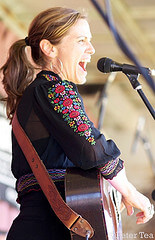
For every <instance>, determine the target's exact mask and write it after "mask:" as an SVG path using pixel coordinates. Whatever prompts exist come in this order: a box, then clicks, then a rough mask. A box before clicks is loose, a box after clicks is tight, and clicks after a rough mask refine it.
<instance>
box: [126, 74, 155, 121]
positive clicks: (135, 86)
mask: <svg viewBox="0 0 155 240" xmlns="http://www.w3.org/2000/svg"><path fill="white" fill-rule="evenodd" d="M124 74H125V75H126V76H127V77H128V79H129V81H130V83H131V85H132V87H133V89H135V90H137V92H138V94H139V95H140V97H141V99H142V100H143V102H144V104H145V105H146V107H147V109H148V110H149V112H150V113H151V115H152V117H153V118H154V119H155V111H154V109H153V107H152V106H151V104H150V102H149V101H148V99H147V97H146V96H145V94H144V92H143V91H142V85H141V84H140V83H139V82H138V80H137V79H138V77H139V74H127V73H124Z"/></svg>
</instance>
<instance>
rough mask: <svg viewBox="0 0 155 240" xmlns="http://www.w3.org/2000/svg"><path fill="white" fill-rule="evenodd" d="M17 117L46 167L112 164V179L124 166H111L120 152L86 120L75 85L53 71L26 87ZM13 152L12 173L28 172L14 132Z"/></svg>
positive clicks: (84, 167)
mask: <svg viewBox="0 0 155 240" xmlns="http://www.w3.org/2000/svg"><path fill="white" fill-rule="evenodd" d="M17 117H18V120H19V122H20V124H21V126H22V127H23V129H24V130H25V132H26V133H27V135H28V137H29V138H30V140H31V142H32V144H33V146H34V147H35V149H36V151H37V152H38V154H39V156H40V158H41V159H42V160H43V162H44V164H45V166H46V168H47V169H51V168H67V167H74V166H77V167H80V168H82V169H89V168H93V167H102V166H103V167H104V166H109V168H110V165H111V168H113V169H114V170H112V171H110V175H108V178H112V177H113V176H115V175H116V174H117V172H118V171H120V169H121V168H122V167H123V164H122V161H121V160H119V162H118V163H117V166H114V165H115V164H114V163H113V160H114V159H116V158H117V157H118V156H119V155H120V151H119V149H118V148H117V146H116V144H115V143H114V142H113V141H112V140H106V139H105V137H104V135H103V134H101V133H100V131H98V129H96V128H95V127H94V125H93V123H92V122H91V121H90V120H89V118H88V116H87V114H86V112H85V110H84V106H83V101H82V98H81V96H80V94H79V92H78V90H77V87H76V85H75V84H74V83H72V82H69V81H67V80H61V78H60V77H59V76H58V75H56V74H55V73H53V72H50V71H41V72H40V73H39V74H38V75H37V77H36V79H35V80H34V81H33V82H32V83H31V84H30V85H29V86H28V87H27V88H26V90H25V92H24V94H23V96H22V99H21V101H20V103H19V105H18V108H17ZM12 152H13V157H12V172H13V174H14V176H15V177H16V178H17V179H18V178H20V177H21V176H22V175H25V174H27V173H31V172H32V171H31V169H30V167H29V165H28V163H27V160H26V159H25V157H24V155H23V153H22V151H21V149H20V147H19V145H18V143H17V141H16V139H15V137H14V135H13V134H12ZM104 170H105V169H104Z"/></svg>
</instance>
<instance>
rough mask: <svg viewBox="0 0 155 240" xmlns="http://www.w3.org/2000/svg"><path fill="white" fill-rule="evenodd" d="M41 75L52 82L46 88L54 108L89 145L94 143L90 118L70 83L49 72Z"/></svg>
mask: <svg viewBox="0 0 155 240" xmlns="http://www.w3.org/2000/svg"><path fill="white" fill-rule="evenodd" d="M42 76H44V77H45V78H46V79H47V80H48V81H52V82H53V85H52V86H51V87H50V88H49V89H48V98H49V99H50V103H51V104H52V106H53V107H54V110H55V111H56V112H57V113H60V114H62V117H63V119H64V121H65V122H67V124H68V125H69V126H70V127H71V128H72V129H73V131H74V132H76V133H78V135H79V136H81V137H85V139H86V140H87V141H88V142H89V143H90V144H91V145H95V144H96V142H95V139H94V136H93V134H92V128H91V124H90V120H89V119H88V117H87V116H86V114H85V112H84V110H83V108H82V106H81V99H80V98H79V97H78V94H77V92H76V91H74V89H73V88H74V87H73V85H72V83H71V82H69V81H67V80H61V79H59V78H57V77H55V76H53V75H50V74H42Z"/></svg>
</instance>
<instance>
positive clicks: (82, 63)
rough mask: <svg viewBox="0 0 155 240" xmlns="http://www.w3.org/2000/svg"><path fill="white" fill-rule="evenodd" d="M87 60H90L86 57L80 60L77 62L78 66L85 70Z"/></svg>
mask: <svg viewBox="0 0 155 240" xmlns="http://www.w3.org/2000/svg"><path fill="white" fill-rule="evenodd" d="M88 62H90V60H89V59H87V60H82V61H80V62H79V65H80V67H81V68H82V69H83V71H85V72H86V71H87V70H86V66H87V63H88Z"/></svg>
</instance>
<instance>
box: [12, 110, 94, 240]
mask: <svg viewBox="0 0 155 240" xmlns="http://www.w3.org/2000/svg"><path fill="white" fill-rule="evenodd" d="M12 129H13V133H14V135H15V137H16V139H17V142H18V144H19V146H20V147H21V149H22V151H23V153H24V155H25V157H26V159H27V161H28V163H29V165H30V167H31V169H32V172H33V174H34V176H35V177H36V179H37V181H38V183H39V185H40V187H41V189H42V191H43V192H44V194H45V196H46V198H47V199H48V201H49V203H50V205H51V207H52V209H53V211H54V212H55V214H56V215H57V217H58V218H59V219H60V220H61V221H62V222H63V224H64V225H65V226H66V227H67V228H68V229H69V230H71V231H73V232H75V233H76V234H78V235H80V236H82V237H87V238H88V237H90V238H91V237H92V236H93V234H94V231H93V229H92V227H91V225H90V224H89V223H88V222H87V221H86V220H85V219H83V218H82V217H81V216H80V215H79V214H77V213H76V212H74V211H73V210H72V209H71V208H70V207H69V206H68V205H67V204H66V203H65V201H64V200H63V199H62V197H61V195H60V193H59V191H58V190H57V188H56V186H55V184H54V182H53V181H52V179H51V178H50V176H49V174H48V171H47V169H46V167H45V165H44V164H43V162H42V161H41V159H40V157H39V155H38V154H37V152H36V150H35V149H34V147H33V145H32V143H31V141H30V140H29V138H28V136H27V135H26V133H25V131H24V130H23V128H22V127H21V125H20V124H19V121H18V119H17V115H16V113H15V114H14V117H13V120H12Z"/></svg>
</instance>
